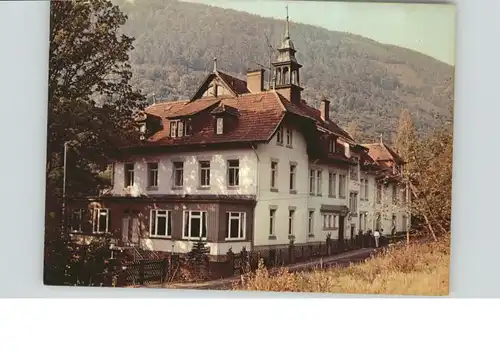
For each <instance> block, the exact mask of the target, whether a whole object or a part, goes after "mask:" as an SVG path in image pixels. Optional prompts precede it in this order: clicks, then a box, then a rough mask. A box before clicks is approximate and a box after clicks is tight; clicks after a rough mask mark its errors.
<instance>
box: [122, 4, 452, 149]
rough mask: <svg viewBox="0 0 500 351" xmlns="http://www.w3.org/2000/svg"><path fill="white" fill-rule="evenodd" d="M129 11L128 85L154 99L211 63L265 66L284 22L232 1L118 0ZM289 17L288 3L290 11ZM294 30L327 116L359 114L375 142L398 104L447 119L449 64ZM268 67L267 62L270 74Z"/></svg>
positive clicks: (314, 100)
mask: <svg viewBox="0 0 500 351" xmlns="http://www.w3.org/2000/svg"><path fill="white" fill-rule="evenodd" d="M115 2H116V3H118V4H120V5H121V6H122V9H123V10H124V12H126V13H127V14H128V15H129V21H128V22H127V24H126V25H125V27H124V30H125V32H126V33H128V34H129V35H132V36H134V37H136V38H137V40H136V42H135V43H134V45H135V50H134V51H133V53H132V55H131V62H132V67H133V72H134V76H133V79H132V81H133V84H134V85H135V86H137V87H139V88H141V89H142V90H143V92H144V93H145V94H147V95H148V97H149V101H150V102H151V101H152V94H153V93H155V94H156V96H157V97H159V98H162V99H167V100H176V99H182V98H187V97H189V96H190V95H191V94H192V93H193V92H194V91H195V90H196V88H197V87H198V85H199V84H200V83H201V81H202V80H203V78H204V77H205V75H206V74H207V72H208V71H210V70H211V69H212V62H213V57H217V58H218V67H219V68H220V69H222V70H225V71H227V72H229V73H232V74H235V75H237V76H239V77H244V75H245V72H246V70H247V69H248V68H257V67H259V65H262V66H265V67H268V66H269V47H268V41H267V39H266V37H267V38H269V44H271V45H274V46H277V45H279V43H280V40H281V38H282V36H283V30H284V21H282V20H275V19H270V18H263V17H259V16H254V15H250V14H247V13H243V12H237V11H234V10H228V9H221V8H217V7H210V6H207V5H201V4H193V3H186V2H178V1H173V0H168V1H167V0H149V1H135V2H131V1H126V0H115ZM291 18H292V20H293V12H292V13H291ZM291 35H292V38H293V40H294V43H295V46H296V48H297V50H298V52H297V58H298V60H299V61H300V62H301V63H302V64H303V65H304V67H303V69H302V71H301V81H302V85H303V86H304V87H305V90H304V96H305V98H306V100H307V101H308V102H309V103H310V104H312V105H316V106H318V105H319V100H320V99H321V97H322V96H326V97H328V98H330V99H331V101H332V104H331V111H330V113H331V115H332V116H333V118H334V119H335V120H337V121H338V122H340V124H342V125H346V124H348V123H349V122H350V121H351V120H352V119H355V120H357V121H359V125H360V129H361V132H363V133H364V135H365V136H366V137H367V138H368V139H369V141H373V140H374V139H375V138H378V136H379V134H380V133H384V137H385V136H386V135H387V136H389V135H390V134H391V133H390V132H393V131H394V130H395V127H396V125H397V120H398V117H399V112H400V110H401V108H408V110H409V111H410V112H411V113H412V114H413V115H415V116H417V115H418V118H417V119H416V120H415V124H416V127H417V131H418V133H419V134H425V133H426V132H427V131H429V130H432V129H434V128H435V127H436V126H438V125H439V124H440V122H439V121H436V119H435V114H436V113H439V114H441V115H443V116H445V118H447V119H450V118H451V115H450V114H449V112H448V109H447V106H449V104H450V101H451V99H452V84H451V83H452V80H453V79H452V77H453V68H452V67H450V66H449V65H447V64H444V63H442V62H440V61H437V60H435V59H433V58H431V57H428V56H425V55H423V54H420V53H417V52H414V51H411V50H406V49H403V48H399V47H396V46H391V45H383V44H380V43H377V42H375V41H373V40H370V39H366V38H363V37H360V36H356V35H351V34H348V33H341V32H334V31H328V30H326V29H323V28H318V27H314V26H310V25H304V24H297V23H293V22H292V24H291ZM268 76H269V71H266V79H267V78H268Z"/></svg>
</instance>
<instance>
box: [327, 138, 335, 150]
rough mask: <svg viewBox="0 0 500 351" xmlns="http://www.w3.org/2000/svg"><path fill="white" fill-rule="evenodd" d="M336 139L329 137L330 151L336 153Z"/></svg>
mask: <svg viewBox="0 0 500 351" xmlns="http://www.w3.org/2000/svg"><path fill="white" fill-rule="evenodd" d="M335 144H336V142H335V139H329V140H328V152H330V153H334V152H335V151H336V150H335Z"/></svg>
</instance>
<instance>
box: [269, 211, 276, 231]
mask: <svg viewBox="0 0 500 351" xmlns="http://www.w3.org/2000/svg"><path fill="white" fill-rule="evenodd" d="M275 227H276V209H274V208H272V209H270V210H269V236H276V231H275Z"/></svg>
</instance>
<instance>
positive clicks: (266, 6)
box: [185, 0, 455, 65]
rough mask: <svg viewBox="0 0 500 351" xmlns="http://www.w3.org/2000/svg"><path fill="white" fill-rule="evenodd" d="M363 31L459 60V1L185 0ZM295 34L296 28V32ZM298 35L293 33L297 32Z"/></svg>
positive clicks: (445, 59)
mask: <svg viewBox="0 0 500 351" xmlns="http://www.w3.org/2000/svg"><path fill="white" fill-rule="evenodd" d="M185 1H190V2H198V3H204V4H208V5H212V6H218V7H223V8H231V9H235V10H237V11H245V12H249V13H252V14H256V15H259V16H263V17H272V18H279V19H284V18H285V17H286V10H285V6H286V5H288V11H289V16H290V21H291V22H300V23H305V24H311V25H315V26H319V27H323V28H326V29H329V30H336V31H342V32H349V33H353V34H357V35H361V36H364V37H367V38H370V39H373V40H376V41H378V42H381V43H384V44H393V45H397V46H401V47H405V48H408V49H412V50H415V51H419V52H421V53H424V54H426V55H429V56H432V57H434V58H436V59H438V60H440V61H443V62H446V63H448V64H451V65H454V64H455V6H454V5H446V4H398V3H363V2H351V3H349V2H333V1H321V2H320V1H281V0H185ZM292 33H293V32H292ZM292 35H293V34H292Z"/></svg>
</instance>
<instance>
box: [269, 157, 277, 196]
mask: <svg viewBox="0 0 500 351" xmlns="http://www.w3.org/2000/svg"><path fill="white" fill-rule="evenodd" d="M269 185H270V187H271V189H273V190H277V189H278V161H276V160H271V179H270V184H269Z"/></svg>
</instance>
